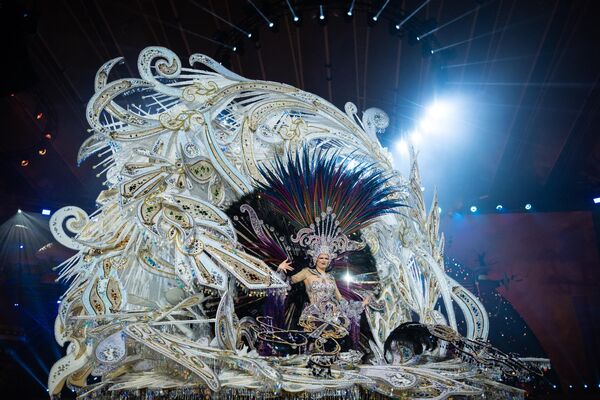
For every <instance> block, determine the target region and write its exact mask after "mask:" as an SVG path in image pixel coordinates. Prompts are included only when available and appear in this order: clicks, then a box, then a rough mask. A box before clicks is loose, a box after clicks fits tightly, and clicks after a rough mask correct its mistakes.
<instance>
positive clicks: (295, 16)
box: [285, 0, 300, 22]
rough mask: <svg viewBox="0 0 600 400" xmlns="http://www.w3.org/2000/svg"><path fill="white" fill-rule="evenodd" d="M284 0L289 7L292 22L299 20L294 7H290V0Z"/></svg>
mask: <svg viewBox="0 0 600 400" xmlns="http://www.w3.org/2000/svg"><path fill="white" fill-rule="evenodd" d="M285 2H286V3H287V6H288V8H289V9H290V12H291V13H292V17H293V18H292V19H293V20H294V22H298V21H300V18H298V16H297V15H296V11H294V7H292V5H291V4H290V0H285Z"/></svg>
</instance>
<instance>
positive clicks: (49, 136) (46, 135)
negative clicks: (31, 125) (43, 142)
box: [44, 132, 52, 140]
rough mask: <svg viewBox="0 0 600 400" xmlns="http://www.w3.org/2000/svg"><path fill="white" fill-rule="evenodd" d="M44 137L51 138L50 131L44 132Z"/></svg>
mask: <svg viewBox="0 0 600 400" xmlns="http://www.w3.org/2000/svg"><path fill="white" fill-rule="evenodd" d="M44 138H45V139H47V140H50V139H52V134H51V133H50V132H46V134H45V135H44Z"/></svg>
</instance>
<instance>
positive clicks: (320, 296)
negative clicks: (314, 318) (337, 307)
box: [306, 279, 336, 304]
mask: <svg viewBox="0 0 600 400" xmlns="http://www.w3.org/2000/svg"><path fill="white" fill-rule="evenodd" d="M335 289H336V285H335V281H333V280H330V279H325V280H323V279H316V280H314V281H312V282H311V283H309V284H308V285H306V293H307V294H308V298H309V299H310V302H311V303H312V304H316V303H320V302H322V301H324V300H330V299H335Z"/></svg>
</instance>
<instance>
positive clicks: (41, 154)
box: [38, 50, 235, 156]
mask: <svg viewBox="0 0 600 400" xmlns="http://www.w3.org/2000/svg"><path fill="white" fill-rule="evenodd" d="M233 51H235V50H233ZM38 154H39V155H40V156H45V155H46V149H39V150H38Z"/></svg>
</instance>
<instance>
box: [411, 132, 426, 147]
mask: <svg viewBox="0 0 600 400" xmlns="http://www.w3.org/2000/svg"><path fill="white" fill-rule="evenodd" d="M422 136H423V135H421V132H419V131H413V132H412V133H411V134H410V141H411V143H412V144H413V145H415V146H416V145H418V144H419V143H421V139H422Z"/></svg>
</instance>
